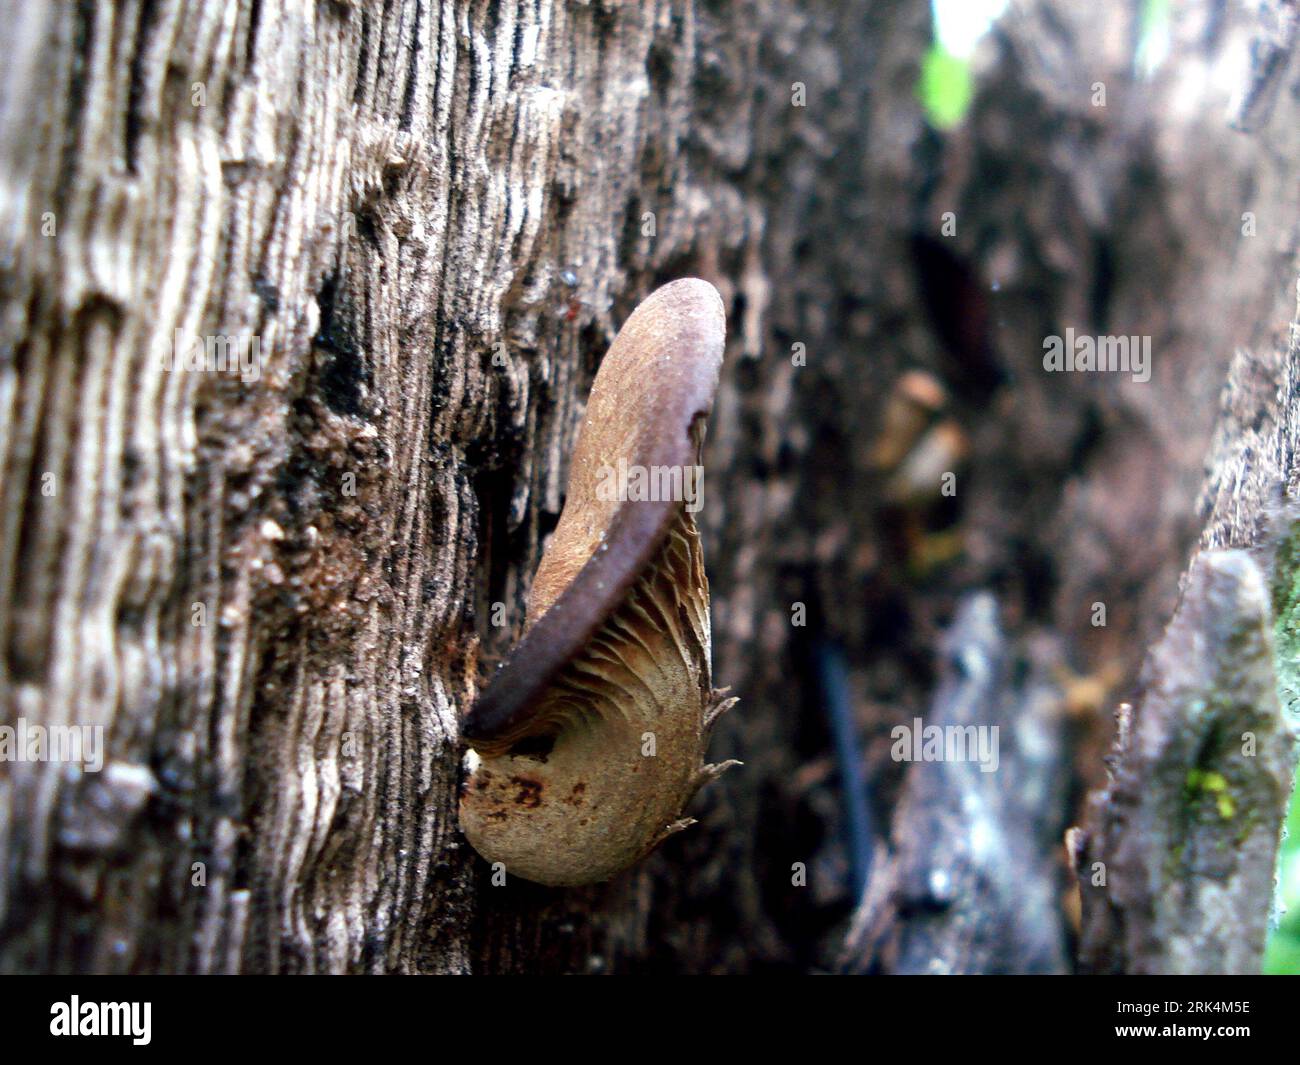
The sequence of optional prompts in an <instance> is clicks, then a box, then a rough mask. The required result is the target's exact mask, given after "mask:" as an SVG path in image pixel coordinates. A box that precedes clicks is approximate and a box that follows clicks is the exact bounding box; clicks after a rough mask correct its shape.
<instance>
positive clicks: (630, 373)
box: [461, 278, 726, 748]
mask: <svg viewBox="0 0 1300 1065" xmlns="http://www.w3.org/2000/svg"><path fill="white" fill-rule="evenodd" d="M725 335H726V317H725V314H724V311H723V306H722V299H721V297H720V296H719V295H718V292H717V290H716V289H715V288H714V287H713V286H712V285H710V284H709V283H708V282H707V281H701V280H699V279H697V278H685V279H683V280H680V281H674V282H671V283H670V284H667V285H664V286H663V287H662V288H659V289H657V290H656V291H655V292H653V293H652V294H651V295H650V296H648V297H647V298H646V299H645V300H644V301H643V302H642V303H641V304H640V306H638V307H637V309H636V310H635V311H634V312H633V313H632V315H631V317H629V318H628V320H627V321H626V322H625V323H624V325H623V328H622V329H621V330H619V333H618V336H617V337H615V338H614V343H613V344H612V345H611V346H610V349H609V352H608V354H606V356H605V359H604V361H603V362H602V363H601V366H600V370H599V371H598V373H597V374H596V380H595V382H594V383H593V385H592V388H591V396H590V398H589V399H588V402H587V412H586V416H585V418H584V420H583V424H582V429H581V430H580V432H579V434H578V442H577V445H576V447H575V449H574V453H573V460H572V467H571V470H570V474H569V485H568V494H567V498H566V500H565V505H564V513H563V514H562V516H561V518H560V521H559V523H558V525H557V526H556V530H555V534H554V537H553V540H552V544H551V547H550V548H549V549H548V550H547V552H546V555H545V556H544V557H543V559H542V562H541V565H540V566H539V568H538V570H537V574H536V576H535V577H534V580H533V587H532V592H531V595H530V597H529V611H528V613H529V623H528V629H527V631H526V633H525V635H524V638H523V639H522V640H521V641H520V643H519V644H518V646H516V648H515V649H514V651H513V652H512V653H511V655H510V657H509V658H508V659H507V661H506V662H505V664H504V665H502V667H501V669H500V670H499V671H498V672H497V674H496V676H495V677H493V679H492V681H491V683H490V684H489V685H488V688H487V690H486V691H485V692H484V693H483V694H482V695H481V696H480V697H479V699H478V701H477V702H476V703H475V704H474V706H473V707H472V708H471V710H470V712H469V713H468V714H467V715H466V717H465V719H464V721H463V722H462V724H461V736H462V738H463V739H464V740H465V742H466V743H468V744H469V745H470V746H471V747H480V746H481V747H487V748H500V747H501V746H502V745H504V744H509V743H510V742H512V741H513V740H515V739H517V738H519V737H521V736H523V735H526V734H527V732H528V727H529V723H530V720H531V717H532V713H531V711H532V710H533V708H534V707H535V706H536V704H537V701H538V698H539V696H541V694H542V693H543V692H545V691H546V689H547V688H548V687H549V686H550V684H551V683H552V682H553V681H554V680H555V678H556V676H557V675H558V674H559V672H560V671H561V670H562V669H563V668H564V666H565V665H566V664H567V663H569V662H570V661H571V660H572V659H573V658H574V656H575V655H577V654H578V653H579V652H580V651H581V650H582V649H583V647H585V646H586V645H587V643H588V641H589V640H590V639H591V637H592V635H593V634H594V633H595V632H596V631H597V630H598V629H599V628H600V627H601V626H602V625H603V624H604V623H605V621H606V620H607V619H608V618H609V617H610V615H611V614H612V613H613V612H614V610H615V609H616V608H617V607H618V605H619V603H620V602H622V600H623V599H624V597H625V596H626V595H627V593H628V591H629V589H631V587H632V585H633V584H634V583H635V582H636V580H637V578H638V576H639V575H640V574H641V572H642V571H643V570H644V569H645V567H646V566H647V565H648V564H649V563H650V561H651V560H652V559H653V558H654V556H655V554H656V552H657V551H658V550H659V548H660V547H661V546H662V544H663V542H664V539H665V537H666V536H667V534H668V531H669V528H670V527H671V525H672V523H673V520H674V518H675V517H676V515H677V514H678V512H679V511H680V509H681V506H682V504H681V501H680V500H653V501H651V500H646V501H636V502H632V501H626V502H619V501H617V500H605V499H600V498H599V496H598V492H597V488H598V486H599V484H600V482H601V479H602V471H603V470H608V469H611V468H617V467H618V464H619V461H620V459H621V460H622V461H623V462H624V463H626V465H627V466H628V467H632V466H641V467H645V468H651V467H656V466H658V467H679V468H683V469H684V468H686V467H688V466H691V465H694V464H695V463H696V462H697V460H698V452H699V444H700V439H701V433H702V424H697V423H700V421H701V419H703V418H706V417H707V416H708V414H709V413H710V411H711V410H712V408H713V397H714V394H715V393H716V391H717V388H718V374H719V371H720V368H721V366H722V354H723V344H724V340H725Z"/></svg>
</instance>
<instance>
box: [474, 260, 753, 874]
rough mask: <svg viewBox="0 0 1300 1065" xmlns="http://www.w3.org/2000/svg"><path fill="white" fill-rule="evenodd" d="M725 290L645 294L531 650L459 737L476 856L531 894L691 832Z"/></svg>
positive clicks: (709, 717)
mask: <svg viewBox="0 0 1300 1065" xmlns="http://www.w3.org/2000/svg"><path fill="white" fill-rule="evenodd" d="M725 334H726V317H725V314H724V312H723V307H722V300H721V298H720V297H719V296H718V293H717V291H716V290H715V289H714V288H713V286H712V285H710V284H709V283H708V282H706V281H700V280H697V279H694V278H687V279H684V280H681V281H674V282H672V283H671V284H668V285H664V286H663V287H662V288H659V289H657V290H656V291H655V292H654V293H652V294H651V295H650V296H649V297H647V298H646V299H645V300H644V301H643V302H642V303H641V304H640V306H638V307H637V308H636V310H635V311H634V312H633V313H632V315H631V317H630V318H628V320H627V322H626V323H625V324H624V325H623V328H622V329H621V330H620V331H619V334H618V336H617V337H616V338H615V339H614V343H613V344H612V345H611V346H610V349H609V352H608V354H606V356H605V359H604V361H603V362H602V363H601V366H600V370H599V372H598V373H597V374H596V379H595V382H594V383H593V384H592V388H591V396H590V398H589V399H588V403H587V411H586V416H585V418H584V420H583V423H582V427H581V429H580V430H579V433H578V441H577V445H576V447H575V449H574V453H573V458H572V468H571V471H570V475H569V484H568V493H567V496H566V499H565V505H564V512H563V513H562V514H561V516H560V520H559V523H558V525H557V526H556V529H555V533H554V536H553V538H552V540H551V543H550V545H549V546H548V547H547V549H546V552H545V554H544V555H543V557H542V561H541V564H540V565H539V566H538V569H537V573H536V575H535V576H534V578H533V585H532V589H531V592H530V595H529V600H528V617H527V622H526V625H525V632H524V637H523V639H522V640H521V641H520V642H519V644H518V646H516V648H515V649H514V651H513V652H512V653H511V654H510V656H509V658H508V659H507V661H506V662H505V664H504V665H503V666H502V667H501V669H500V670H499V671H498V672H497V674H496V676H495V677H494V678H493V679H492V681H491V683H490V684H489V686H488V688H487V690H486V691H485V692H484V693H483V694H482V695H481V696H480V698H479V699H478V701H477V702H476V703H475V704H474V706H473V708H472V709H471V710H470V712H469V714H468V715H467V716H466V717H465V719H464V720H463V722H462V723H461V738H462V739H463V740H464V742H465V743H466V744H468V745H469V747H470V748H471V749H472V751H473V756H472V757H471V766H472V770H471V774H470V777H469V779H468V780H467V781H466V784H465V786H464V789H463V791H462V794H461V800H460V823H461V828H462V830H463V831H464V833H465V835H466V837H467V838H468V839H469V841H470V843H471V844H472V845H473V847H474V849H475V850H477V851H478V852H479V854H481V855H482V856H483V857H484V858H486V859H488V860H489V861H492V862H498V861H499V862H502V863H504V865H505V867H506V870H507V871H508V872H509V873H510V874H513V875H515V876H519V877H522V878H524V879H526V880H532V881H536V882H537V883H541V884H551V885H576V884H587V883H594V882H597V881H600V880H607V879H609V878H610V877H612V876H614V875H615V874H617V873H619V872H621V871H622V870H624V869H626V868H628V867H629V866H631V865H633V864H634V863H635V862H637V861H638V860H640V859H641V858H643V857H644V856H645V855H646V854H648V853H649V852H650V851H651V850H653V849H654V847H655V846H657V845H658V844H659V843H660V842H661V841H662V840H664V839H665V838H667V837H668V836H669V835H671V834H672V833H674V832H676V831H679V830H680V829H683V828H685V827H687V826H688V825H690V824H692V823H693V821H692V820H691V819H689V818H686V819H683V818H682V817H681V813H682V810H683V808H684V807H685V805H686V803H687V802H688V801H689V800H690V798H691V796H692V795H693V794H694V793H695V792H696V791H697V790H698V789H699V788H700V786H701V785H703V784H704V783H705V782H707V781H709V780H711V779H713V778H714V777H716V776H717V775H718V774H719V773H721V772H723V771H724V770H725V769H727V768H728V767H729V766H731V765H734V764H736V763H734V762H725V763H722V764H720V765H708V764H706V763H705V761H704V753H705V748H706V746H707V744H708V737H709V733H710V730H711V729H712V726H713V724H714V722H715V721H716V720H717V718H718V717H719V715H721V714H722V713H723V712H724V711H725V710H727V709H728V708H729V707H730V706H732V705H733V704H734V703H735V702H736V700H735V699H732V698H727V697H726V696H725V692H724V691H719V690H716V689H714V688H713V686H712V678H711V672H712V671H711V667H710V654H711V648H710V632H709V586H708V580H707V578H706V577H705V573H704V557H703V553H702V551H701V547H700V538H699V533H698V531H697V530H696V527H695V518H694V511H695V510H696V509H698V502H699V494H698V493H699V489H700V485H701V478H700V466H699V462H700V449H701V446H702V444H703V440H704V429H705V423H706V420H707V418H708V415H709V412H710V411H711V410H712V408H713V396H714V393H715V392H716V391H717V387H718V374H719V371H720V369H721V366H722V352H723V342H724V339H725Z"/></svg>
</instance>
